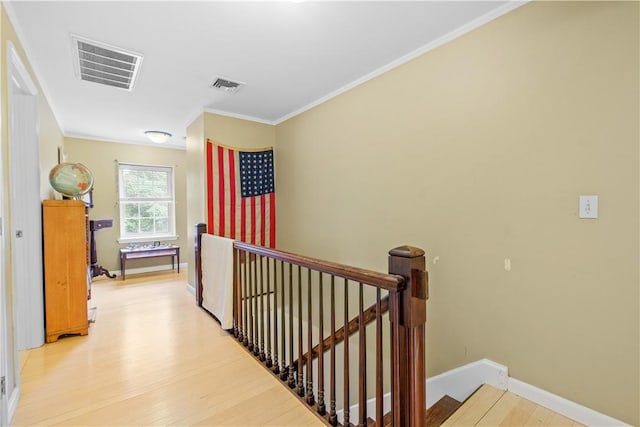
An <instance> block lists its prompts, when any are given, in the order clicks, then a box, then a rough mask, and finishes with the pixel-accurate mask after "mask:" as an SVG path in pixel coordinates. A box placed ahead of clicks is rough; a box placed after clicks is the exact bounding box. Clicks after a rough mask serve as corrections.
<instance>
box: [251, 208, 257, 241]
mask: <svg viewBox="0 0 640 427" xmlns="http://www.w3.org/2000/svg"><path fill="white" fill-rule="evenodd" d="M251 244H252V245H255V244H256V198H255V197H252V198H251Z"/></svg>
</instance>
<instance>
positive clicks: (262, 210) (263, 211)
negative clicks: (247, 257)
mask: <svg viewBox="0 0 640 427" xmlns="http://www.w3.org/2000/svg"><path fill="white" fill-rule="evenodd" d="M265 203H267V197H266V196H265V195H264V194H262V195H261V196H260V246H265V241H264V239H265V233H266V231H267V230H265V229H264V228H265V226H266V219H267V218H266V215H267V207H266V206H265Z"/></svg>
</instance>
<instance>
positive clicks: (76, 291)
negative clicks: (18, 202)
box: [42, 200, 90, 343]
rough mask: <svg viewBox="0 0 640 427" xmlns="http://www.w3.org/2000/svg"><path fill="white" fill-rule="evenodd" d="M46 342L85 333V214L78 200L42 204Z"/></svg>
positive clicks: (86, 260)
mask: <svg viewBox="0 0 640 427" xmlns="http://www.w3.org/2000/svg"><path fill="white" fill-rule="evenodd" d="M42 232H43V249H44V305H45V330H46V341H47V342H48V343H49V342H55V341H57V340H58V338H59V337H60V336H61V335H66V334H79V335H87V334H88V333H89V321H88V318H87V297H88V285H89V283H88V280H89V279H88V277H89V276H88V275H87V268H88V266H89V265H90V261H89V246H88V242H89V240H88V233H89V230H88V214H87V208H86V206H85V203H84V202H83V201H80V200H45V201H43V202H42Z"/></svg>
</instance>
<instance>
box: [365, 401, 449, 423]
mask: <svg viewBox="0 0 640 427" xmlns="http://www.w3.org/2000/svg"><path fill="white" fill-rule="evenodd" d="M461 405H462V402H459V401H457V400H456V399H454V398H453V397H451V396H448V395H445V396H443V397H442V398H441V399H440V400H438V401H437V402H436V403H434V404H433V405H432V406H431V407H430V408H429V409H427V412H426V414H425V426H427V427H434V426H440V425H441V424H442V423H444V422H445V421H446V420H447V418H449V417H450V416H451V415H452V414H453V413H454V412H455V411H456V410H457V409H458V408H459V407H460V406H461ZM375 425H376V424H375V421H373V420H372V419H368V420H367V426H375ZM382 425H383V426H384V427H388V426H391V412H388V413H387V414H385V416H384V419H383V420H382Z"/></svg>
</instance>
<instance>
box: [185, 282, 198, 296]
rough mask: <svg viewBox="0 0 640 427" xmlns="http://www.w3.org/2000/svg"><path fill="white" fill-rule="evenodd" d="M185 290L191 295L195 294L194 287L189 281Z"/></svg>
mask: <svg viewBox="0 0 640 427" xmlns="http://www.w3.org/2000/svg"><path fill="white" fill-rule="evenodd" d="M187 292H189V293H190V294H191V295H193V296H194V297H195V296H196V287H195V286H193V285H192V284H191V283H187Z"/></svg>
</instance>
